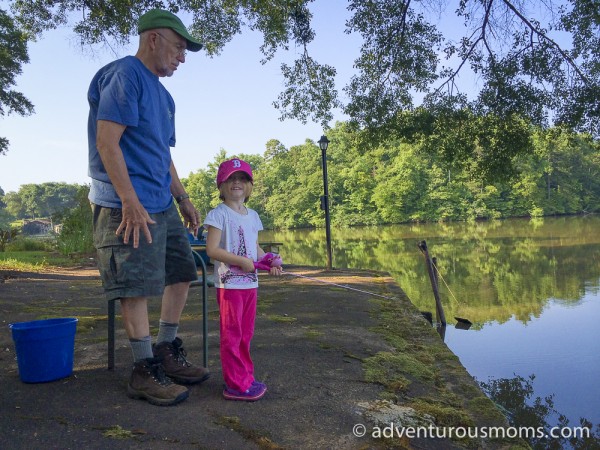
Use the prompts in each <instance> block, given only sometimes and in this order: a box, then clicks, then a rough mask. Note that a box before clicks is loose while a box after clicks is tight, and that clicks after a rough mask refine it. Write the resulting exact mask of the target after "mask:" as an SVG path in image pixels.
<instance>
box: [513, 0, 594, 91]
mask: <svg viewBox="0 0 600 450" xmlns="http://www.w3.org/2000/svg"><path fill="white" fill-rule="evenodd" d="M502 1H503V2H504V4H505V5H506V6H508V8H509V9H510V10H511V11H512V12H514V13H515V15H516V16H517V17H518V18H519V19H521V21H522V22H523V23H524V24H525V25H527V26H528V27H529V29H530V30H531V31H532V32H533V33H535V34H536V35H537V36H538V37H540V38H541V39H543V40H545V41H547V42H549V43H550V44H551V45H552V47H554V48H555V49H556V50H557V51H558V52H559V53H560V54H561V56H562V57H563V58H564V59H565V61H567V62H568V63H569V65H570V66H571V67H572V68H573V69H574V70H575V72H577V75H579V77H580V78H581V79H582V80H583V82H584V83H585V84H589V80H588V79H587V77H586V76H585V74H584V73H583V72H582V71H581V70H579V67H578V66H577V64H575V61H573V59H571V57H570V56H569V55H568V54H567V53H566V52H565V51H564V50H563V49H562V48H561V47H560V45H558V44H557V43H556V42H554V41H553V40H552V39H550V38H549V37H548V36H546V34H545V33H542V32H541V31H539V30H538V29H537V28H536V27H535V26H534V25H533V24H532V23H531V22H530V21H529V20H527V19H526V18H525V16H523V14H521V13H520V12H519V11H518V10H517V8H515V6H514V5H513V4H512V3H510V2H509V1H508V0H502Z"/></svg>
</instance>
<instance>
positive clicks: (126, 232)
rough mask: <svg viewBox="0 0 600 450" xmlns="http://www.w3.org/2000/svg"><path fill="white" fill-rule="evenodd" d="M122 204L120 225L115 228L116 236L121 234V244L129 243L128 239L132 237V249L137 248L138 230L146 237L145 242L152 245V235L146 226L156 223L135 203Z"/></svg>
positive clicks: (139, 204)
mask: <svg viewBox="0 0 600 450" xmlns="http://www.w3.org/2000/svg"><path fill="white" fill-rule="evenodd" d="M122 203H123V210H122V211H123V217H122V218H121V224H120V225H119V228H117V232H116V233H117V235H120V234H121V233H122V234H123V242H124V243H125V244H128V243H129V238H130V237H131V236H132V235H133V248H138V247H139V245H140V229H141V230H142V232H143V233H144V236H145V237H146V241H148V243H149V244H152V234H151V233H150V229H149V228H148V224H154V223H156V222H155V221H154V220H152V219H151V218H150V215H149V214H148V211H146V208H144V207H143V206H142V204H141V203H140V202H139V200H137V201H133V202H126V201H124V202H122Z"/></svg>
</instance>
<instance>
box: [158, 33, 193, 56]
mask: <svg viewBox="0 0 600 450" xmlns="http://www.w3.org/2000/svg"><path fill="white" fill-rule="evenodd" d="M155 33H156V34H158V35H159V36H160V37H161V38H163V39H164V40H165V41H167V42H169V43H171V44H173V45H174V46H175V48H176V49H177V56H183V57H184V58H185V56H186V55H187V51H186V49H185V46H183V45H181V44H179V43H178V42H173V41H172V40H171V39H169V38H167V37H165V36H163V35H162V34H160V33H159V32H158V31H155Z"/></svg>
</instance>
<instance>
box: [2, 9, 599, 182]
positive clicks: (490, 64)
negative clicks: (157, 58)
mask: <svg viewBox="0 0 600 450" xmlns="http://www.w3.org/2000/svg"><path fill="white" fill-rule="evenodd" d="M10 3H12V7H13V11H14V12H15V14H16V18H17V20H18V21H19V23H20V24H21V26H23V28H24V29H25V30H27V31H28V32H29V33H31V34H32V35H39V34H40V33H42V32H44V31H46V30H49V29H52V28H56V27H58V26H63V25H69V24H70V19H71V18H72V17H77V18H78V19H77V21H76V22H75V23H73V24H70V25H71V26H72V27H73V29H74V30H75V32H77V33H78V34H79V36H80V37H81V40H82V42H83V43H87V44H98V43H105V44H110V45H112V44H115V43H116V44H122V43H124V42H127V41H128V40H129V39H130V37H131V36H132V35H134V34H135V30H136V26H135V24H136V21H137V18H138V17H139V16H140V15H141V14H142V13H143V12H144V11H146V10H147V9H149V8H156V7H159V8H166V9H170V10H172V11H174V12H175V13H184V14H187V15H189V16H191V22H192V23H191V27H190V28H191V30H192V32H193V33H194V34H195V36H197V37H198V38H200V39H201V40H202V41H203V42H205V51H206V52H207V53H208V54H209V55H211V56H214V55H218V54H219V53H220V52H221V51H222V49H223V48H224V46H225V45H226V44H227V43H228V42H229V41H230V40H231V39H232V38H233V37H234V36H235V35H237V34H240V33H243V32H246V31H247V30H254V31H259V32H260V33H262V35H263V37H264V41H263V45H262V46H261V47H260V52H261V54H262V62H263V63H266V62H268V61H269V60H271V59H272V58H273V56H274V55H275V53H276V52H277V51H279V50H282V51H285V50H288V49H289V47H290V46H293V47H295V48H296V49H298V50H299V51H298V50H297V51H296V52H295V54H296V60H295V61H294V63H293V64H286V63H284V64H282V67H281V69H282V73H283V77H284V80H285V81H284V90H283V92H282V93H281V94H280V95H279V97H278V99H277V100H276V101H275V102H274V105H275V106H276V107H277V108H279V110H280V111H281V118H282V119H285V118H294V119H299V120H301V121H303V122H306V121H307V120H309V119H310V120H312V121H315V122H319V123H321V124H323V126H324V127H326V128H327V127H328V125H329V123H330V121H331V119H332V110H333V109H334V108H336V107H340V108H341V109H342V110H343V111H344V112H345V113H346V114H347V115H348V116H349V117H350V119H351V122H352V123H353V124H354V125H355V126H356V127H358V128H360V129H369V130H372V131H376V130H380V131H381V130H387V129H389V128H392V129H394V127H395V126H396V125H397V120H398V116H399V115H402V114H403V113H404V112H406V111H411V110H412V109H413V108H414V107H416V106H418V104H417V103H418V102H417V99H419V100H420V101H421V100H422V101H421V104H422V105H423V106H425V107H426V108H427V109H428V110H429V109H432V110H433V111H440V107H443V108H442V111H450V112H454V113H456V114H458V115H460V114H461V111H465V110H466V111H468V112H469V114H472V115H475V116H478V117H479V116H487V117H496V118H498V120H504V119H507V120H508V122H509V123H510V122H511V121H514V120H515V119H514V117H520V118H521V119H519V120H525V121H526V122H530V123H532V124H534V125H538V126H548V125H553V124H566V125H567V126H569V127H573V128H574V129H576V130H577V131H585V132H588V133H591V134H592V135H593V136H595V137H598V136H599V135H600V58H599V52H600V50H599V49H600V33H599V29H600V15H599V14H598V10H599V9H600V4H599V2H598V0H548V1H544V2H538V1H535V0H525V1H518V2H517V1H509V0H459V1H458V3H456V2H455V1H450V0H428V1H416V0H412V1H411V0H348V2H347V4H348V6H347V9H348V12H349V18H348V20H347V23H346V33H348V34H357V35H359V36H360V37H361V38H362V42H363V43H362V47H361V49H360V54H359V56H358V57H357V59H356V61H355V64H354V66H355V69H356V73H355V75H354V76H353V77H352V78H351V80H350V81H349V83H348V85H347V86H344V87H343V90H344V92H345V98H346V100H345V101H342V100H341V98H340V96H339V94H338V90H337V89H338V87H337V86H336V84H335V76H336V69H335V68H334V67H331V66H328V65H326V64H321V63H319V62H318V61H317V60H316V59H314V58H313V57H312V56H311V43H312V42H313V40H314V38H315V32H314V30H313V28H312V22H311V21H312V18H313V12H315V11H318V9H316V8H312V5H311V3H312V0H286V1H279V2H273V1H271V0H134V1H132V0H114V1H111V2H89V1H87V0H68V1H67V0H12V1H11V2H10ZM453 9H454V11H452V10H453ZM73 13H76V15H75V14H73ZM452 14H454V16H455V21H456V22H457V23H458V24H461V25H462V28H461V27H460V26H453V27H452V28H451V29H448V28H445V29H444V28H443V27H444V25H446V22H447V20H446V18H448V17H449V16H450V15H452ZM453 23H454V22H453ZM340 39H344V37H343V36H340ZM465 72H467V75H468V72H471V73H473V74H474V75H475V77H476V78H477V80H478V84H479V85H480V88H479V89H478V90H477V91H476V94H475V97H474V98H468V95H467V94H468V93H469V92H472V91H473V89H475V86H473V85H472V83H469V85H468V86H464V85H461V84H460V83H459V77H460V76H461V75H462V74H464V73H465ZM384 135H385V133H379V134H375V135H372V136H379V138H380V141H381V137H382V136H384ZM459 143H460V141H459ZM517 144H520V143H519V142H518V143H517ZM500 145H502V143H500ZM527 149H528V146H527V145H525V147H524V150H525V151H526V150H527ZM519 150H523V149H519V148H517V151H519ZM494 170H495V169H494Z"/></svg>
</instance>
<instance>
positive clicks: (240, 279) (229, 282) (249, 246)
mask: <svg viewBox="0 0 600 450" xmlns="http://www.w3.org/2000/svg"><path fill="white" fill-rule="evenodd" d="M247 211H248V213H247V214H240V213H238V212H236V211H234V210H233V209H231V208H230V207H229V206H227V205H226V204H225V203H221V204H220V205H219V206H217V207H216V208H215V209H213V210H212V211H210V212H209V213H208V214H207V216H206V219H204V227H205V228H208V226H209V225H210V226H212V227H215V228H218V229H219V230H221V242H219V247H220V248H222V249H225V250H227V251H228V252H230V253H233V254H235V255H240V256H245V257H246V258H250V259H252V260H253V261H257V260H258V254H257V248H258V232H259V231H260V230H262V229H263V225H262V222H261V220H260V217H258V214H257V213H256V211H254V210H253V209H249V208H247ZM215 287H218V288H225V289H253V288H257V287H258V276H257V274H256V271H254V272H244V271H242V269H241V268H240V267H238V266H230V265H229V264H226V263H224V262H221V261H215Z"/></svg>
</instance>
